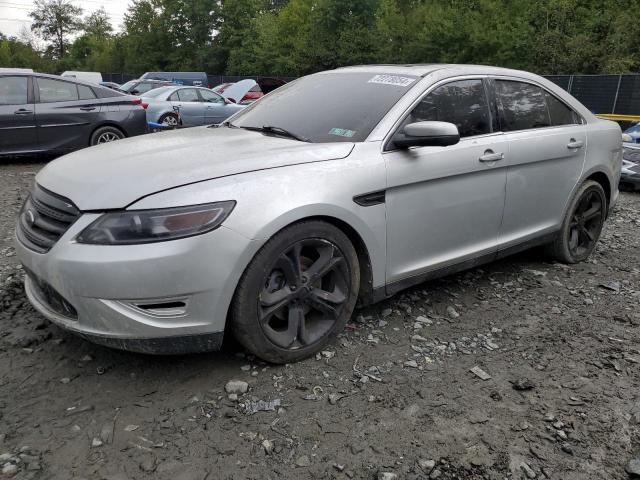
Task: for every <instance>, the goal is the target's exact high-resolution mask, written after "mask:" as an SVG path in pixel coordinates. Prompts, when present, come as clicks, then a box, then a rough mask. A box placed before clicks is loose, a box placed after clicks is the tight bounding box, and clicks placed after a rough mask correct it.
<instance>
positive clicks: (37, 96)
mask: <svg viewBox="0 0 640 480" xmlns="http://www.w3.org/2000/svg"><path fill="white" fill-rule="evenodd" d="M146 131H147V123H146V115H145V111H144V108H143V107H142V105H141V101H140V99H139V98H136V97H133V96H130V95H125V94H123V93H120V92H116V91H114V90H111V89H109V88H106V87H101V86H98V85H93V84H90V83H85V82H81V81H78V80H71V79H68V78H62V77H58V76H55V75H45V74H39V73H1V74H0V156H2V155H17V154H35V153H66V152H70V151H72V150H77V149H80V148H84V147H88V146H90V145H97V144H99V143H105V142H111V141H114V140H119V139H121V138H124V137H132V136H134V135H140V134H142V133H146Z"/></svg>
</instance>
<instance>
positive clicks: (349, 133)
mask: <svg viewBox="0 0 640 480" xmlns="http://www.w3.org/2000/svg"><path fill="white" fill-rule="evenodd" d="M355 134H356V132H355V131H354V130H347V129H346V128H332V129H331V130H329V135H336V136H338V137H348V138H351V137H353V136H354V135H355Z"/></svg>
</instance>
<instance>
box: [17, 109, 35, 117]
mask: <svg viewBox="0 0 640 480" xmlns="http://www.w3.org/2000/svg"><path fill="white" fill-rule="evenodd" d="M13 113H15V114H16V115H30V114H32V113H33V110H27V109H26V108H20V109H18V110H16V111H15V112H13Z"/></svg>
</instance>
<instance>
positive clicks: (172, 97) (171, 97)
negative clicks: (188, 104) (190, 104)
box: [169, 92, 180, 102]
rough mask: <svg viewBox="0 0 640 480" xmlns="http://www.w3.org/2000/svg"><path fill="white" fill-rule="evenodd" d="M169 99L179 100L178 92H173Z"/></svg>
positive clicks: (171, 100)
mask: <svg viewBox="0 0 640 480" xmlns="http://www.w3.org/2000/svg"><path fill="white" fill-rule="evenodd" d="M169 101H170V102H179V101H180V99H179V98H178V92H173V93H172V94H171V95H169Z"/></svg>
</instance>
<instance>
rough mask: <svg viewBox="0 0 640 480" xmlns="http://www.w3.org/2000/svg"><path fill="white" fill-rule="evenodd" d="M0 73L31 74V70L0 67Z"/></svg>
mask: <svg viewBox="0 0 640 480" xmlns="http://www.w3.org/2000/svg"><path fill="white" fill-rule="evenodd" d="M0 73H33V69H32V68H13V67H0Z"/></svg>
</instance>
